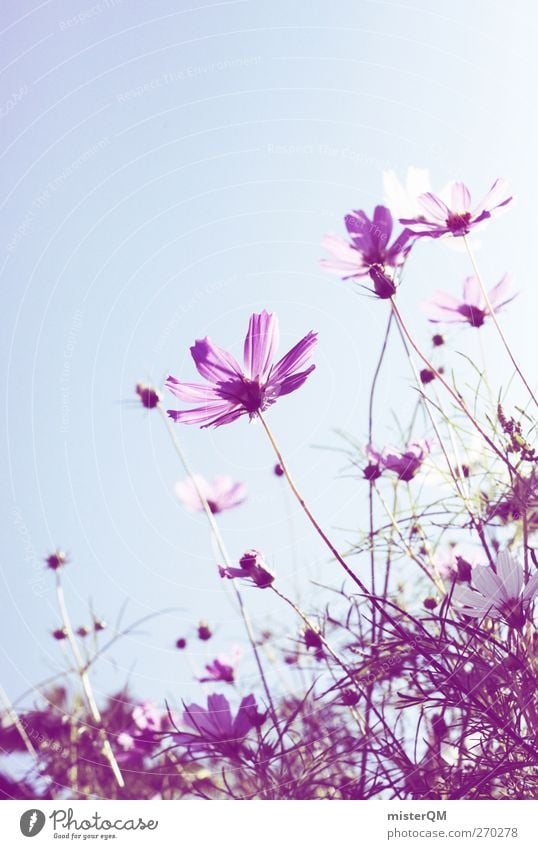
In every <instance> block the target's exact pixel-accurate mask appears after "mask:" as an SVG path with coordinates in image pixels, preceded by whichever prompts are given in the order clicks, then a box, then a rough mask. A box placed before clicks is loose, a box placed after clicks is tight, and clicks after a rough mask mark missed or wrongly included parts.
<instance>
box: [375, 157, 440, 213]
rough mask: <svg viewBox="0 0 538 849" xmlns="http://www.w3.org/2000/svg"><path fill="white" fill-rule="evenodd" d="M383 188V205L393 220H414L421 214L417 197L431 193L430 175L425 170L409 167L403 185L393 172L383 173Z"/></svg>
mask: <svg viewBox="0 0 538 849" xmlns="http://www.w3.org/2000/svg"><path fill="white" fill-rule="evenodd" d="M383 188H384V189H385V204H386V206H388V208H389V209H390V211H391V213H392V215H393V216H394V218H397V219H399V218H414V217H416V216H420V215H421V214H422V210H421V207H420V204H419V201H418V198H419V196H420V195H422V194H425V193H426V192H429V191H431V183H430V174H429V171H428V170H427V168H415V167H413V166H410V167H409V168H408V169H407V175H406V179H405V185H404V184H403V183H401V182H400V180H399V179H398V177H397V176H396V172H395V171H383Z"/></svg>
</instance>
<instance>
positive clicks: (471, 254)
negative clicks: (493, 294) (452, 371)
mask: <svg viewBox="0 0 538 849" xmlns="http://www.w3.org/2000/svg"><path fill="white" fill-rule="evenodd" d="M463 242H464V244H465V247H466V249H467V253H468V255H469V259H470V261H471V265H472V267H473V271H474V273H475V276H476V279H477V280H478V284H479V286H480V291H481V292H482V297H483V298H484V301H485V302H486V306H487V308H488V315H489V316H490V317H491V320H492V321H493V324H494V325H495V327H496V329H497V333H498V334H499V336H500V337H501V341H502V343H503V345H504V347H505V350H506V353H507V354H508V356H509V357H510V360H511V362H512V365H513V366H514V368H515V370H516V372H517V373H518V375H519V377H520V378H521V381H522V383H523V384H524V386H525V389H526V390H527V392H528V393H529V395H530V396H531V398H532V400H533V401H534V403H535V404H536V406H537V407H538V399H537V398H536V395H535V394H534V392H533V391H532V389H531V387H530V385H529V383H528V381H527V380H526V379H525V376H524V374H523V372H522V371H521V369H520V367H519V365H518V362H517V360H516V358H515V357H514V355H513V353H512V349H511V348H510V345H509V344H508V340H507V338H506V336H505V335H504V332H503V329H502V327H501V325H500V323H499V320H498V318H497V316H496V314H495V310H494V308H493V306H492V304H491V301H490V299H489V294H488V290H487V289H486V287H485V285H484V281H483V279H482V275H481V274H480V271H479V270H478V264H477V262H476V258H475V255H474V251H473V249H472V248H471V243H470V241H469V239H468V238H467V236H463Z"/></svg>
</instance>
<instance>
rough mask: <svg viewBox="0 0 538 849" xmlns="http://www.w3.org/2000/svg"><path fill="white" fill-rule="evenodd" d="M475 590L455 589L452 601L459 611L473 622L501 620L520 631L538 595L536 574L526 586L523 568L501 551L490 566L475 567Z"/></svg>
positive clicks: (537, 577)
mask: <svg viewBox="0 0 538 849" xmlns="http://www.w3.org/2000/svg"><path fill="white" fill-rule="evenodd" d="M472 581H473V585H474V589H471V588H470V587H463V586H457V587H454V591H453V595H452V598H453V601H454V602H455V603H456V604H457V605H459V606H460V609H461V612H462V613H465V614H466V616H471V617H472V618H474V619H483V618H484V617H485V616H489V617H490V618H491V619H502V620H504V621H505V622H506V623H507V624H508V625H511V626H512V627H513V628H522V627H523V625H524V624H525V621H526V619H527V618H528V615H529V612H530V608H531V606H532V603H533V601H534V599H535V598H536V596H537V595H538V572H535V573H534V575H533V576H532V578H531V579H530V581H529V582H528V583H527V585H526V586H525V584H524V575H523V568H522V566H521V564H520V563H518V561H517V560H514V558H513V557H511V555H510V554H509V553H508V552H507V551H502V552H501V553H500V554H499V556H498V558H497V562H496V571H494V570H493V569H492V568H491V566H475V567H474V569H473V572H472Z"/></svg>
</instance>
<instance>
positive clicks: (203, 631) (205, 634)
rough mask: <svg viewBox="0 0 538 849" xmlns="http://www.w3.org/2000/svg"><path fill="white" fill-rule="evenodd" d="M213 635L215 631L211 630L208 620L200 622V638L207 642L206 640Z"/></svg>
mask: <svg viewBox="0 0 538 849" xmlns="http://www.w3.org/2000/svg"><path fill="white" fill-rule="evenodd" d="M212 636H213V631H212V630H211V628H210V627H209V625H208V624H207V622H200V624H199V625H198V639H199V640H203V641H204V642H206V640H210V639H211V637H212Z"/></svg>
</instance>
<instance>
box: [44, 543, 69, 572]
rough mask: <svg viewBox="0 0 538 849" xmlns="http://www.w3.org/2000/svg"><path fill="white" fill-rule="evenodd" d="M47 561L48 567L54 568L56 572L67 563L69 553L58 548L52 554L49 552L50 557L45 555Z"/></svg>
mask: <svg viewBox="0 0 538 849" xmlns="http://www.w3.org/2000/svg"><path fill="white" fill-rule="evenodd" d="M45 563H46V564H47V569H52V570H53V571H54V572H55V571H56V570H57V569H60V568H61V567H62V566H65V564H66V563H67V555H66V554H64V552H63V551H60V550H59V549H58V550H56V551H54V552H53V553H52V554H49V556H48V557H45Z"/></svg>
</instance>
